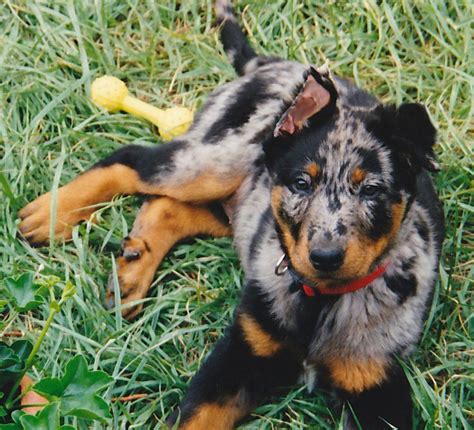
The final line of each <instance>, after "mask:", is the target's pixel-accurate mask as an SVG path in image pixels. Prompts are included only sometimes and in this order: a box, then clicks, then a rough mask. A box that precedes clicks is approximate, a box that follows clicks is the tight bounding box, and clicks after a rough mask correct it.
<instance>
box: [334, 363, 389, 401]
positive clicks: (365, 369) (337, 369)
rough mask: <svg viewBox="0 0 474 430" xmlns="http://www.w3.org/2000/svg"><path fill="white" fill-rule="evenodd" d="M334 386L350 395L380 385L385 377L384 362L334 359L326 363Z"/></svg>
mask: <svg viewBox="0 0 474 430" xmlns="http://www.w3.org/2000/svg"><path fill="white" fill-rule="evenodd" d="M327 367H328V368H329V373H330V376H331V380H332V382H333V383H334V385H335V386H336V387H338V388H342V389H343V390H346V391H349V392H351V393H361V392H362V391H364V390H367V389H369V388H372V387H374V386H376V385H378V384H381V383H382V382H383V381H384V379H385V378H386V376H387V373H386V372H387V363H386V361H385V360H375V359H366V360H356V359H354V360H353V359H336V360H331V361H329V362H328V363H327Z"/></svg>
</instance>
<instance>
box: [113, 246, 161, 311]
mask: <svg viewBox="0 0 474 430" xmlns="http://www.w3.org/2000/svg"><path fill="white" fill-rule="evenodd" d="M155 271H156V259H155V258H154V257H153V255H152V252H151V250H150V248H149V247H148V245H147V243H146V241H145V240H143V239H140V238H132V237H127V238H125V239H124V241H123V244H122V254H121V256H120V257H119V258H118V259H117V278H118V282H119V287H120V297H121V302H122V307H123V309H122V316H123V317H124V318H126V319H128V320H130V319H133V318H135V317H136V316H137V315H138V314H139V313H140V311H141V310H142V308H143V305H142V304H137V305H132V304H131V305H130V306H124V305H127V304H128V303H132V302H134V301H136V300H140V299H143V298H144V297H146V295H147V292H148V290H149V288H150V285H151V283H152V281H153V276H154V274H155ZM105 305H106V307H107V308H109V309H110V308H112V307H114V306H115V296H114V277H113V275H110V276H109V283H108V287H107V293H106V298H105Z"/></svg>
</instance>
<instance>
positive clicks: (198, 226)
mask: <svg viewBox="0 0 474 430" xmlns="http://www.w3.org/2000/svg"><path fill="white" fill-rule="evenodd" d="M198 234H206V235H211V236H215V237H222V236H229V235H231V234H232V231H231V228H230V226H229V224H227V223H226V222H225V221H223V220H221V219H219V218H217V217H216V215H214V214H213V213H212V212H211V211H210V210H209V209H208V208H207V207H206V206H200V205H194V204H191V203H183V202H180V201H178V200H175V199H171V198H168V197H159V198H152V199H150V200H147V201H146V202H145V203H144V204H143V206H142V208H141V209H140V212H139V213H138V216H137V218H136V220H135V223H134V225H133V230H132V231H131V233H130V236H129V237H128V238H126V239H125V240H124V243H123V253H122V256H121V257H119V259H118V261H117V271H118V279H119V284H120V292H121V297H122V304H126V303H129V302H132V301H135V300H139V299H141V298H143V297H145V296H146V294H147V292H148V289H149V288H150V285H151V283H152V280H153V276H154V274H155V272H156V269H157V268H158V266H159V264H160V263H161V260H162V259H163V258H164V257H165V255H166V254H167V253H168V251H169V250H170V249H171V248H172V247H173V246H174V244H175V243H176V242H178V241H179V240H182V239H184V238H187V237H192V236H196V235H198ZM107 302H108V303H109V304H110V303H111V302H113V289H109V291H108V293H107ZM140 310H141V305H138V306H135V307H126V308H124V310H123V315H124V316H125V317H126V318H133V317H135V316H136V315H137V313H139V312H140Z"/></svg>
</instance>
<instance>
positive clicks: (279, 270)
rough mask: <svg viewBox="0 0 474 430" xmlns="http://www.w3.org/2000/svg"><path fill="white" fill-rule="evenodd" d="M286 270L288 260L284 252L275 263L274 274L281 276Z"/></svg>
mask: <svg viewBox="0 0 474 430" xmlns="http://www.w3.org/2000/svg"><path fill="white" fill-rule="evenodd" d="M287 270H288V261H287V260H286V254H283V255H282V256H281V257H280V258H279V259H278V261H277V263H276V264H275V275H277V276H282V275H283V274H284V273H285V272H286V271H287Z"/></svg>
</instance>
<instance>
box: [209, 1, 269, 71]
mask: <svg viewBox="0 0 474 430" xmlns="http://www.w3.org/2000/svg"><path fill="white" fill-rule="evenodd" d="M216 15H217V24H219V25H221V40H222V44H223V45H224V51H225V52H226V54H227V56H228V57H229V59H230V62H231V63H232V65H233V66H234V68H235V70H236V71H237V73H238V74H239V75H240V76H242V75H245V73H248V72H250V71H251V70H253V69H255V68H256V67H258V66H260V65H261V64H262V61H261V60H263V59H264V58H263V57H258V56H257V54H256V53H255V51H254V50H253V49H252V47H251V46H250V45H249V42H248V40H247V38H246V37H245V34H244V33H243V31H242V29H241V28H240V26H239V24H238V23H237V19H236V18H235V15H234V10H233V8H232V5H231V4H230V1H229V0H216ZM253 59H256V61H255V62H252V63H251V64H249V63H250V61H251V60H253ZM263 62H266V61H263ZM252 65H253V66H254V67H251V66H252ZM246 66H247V67H246Z"/></svg>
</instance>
